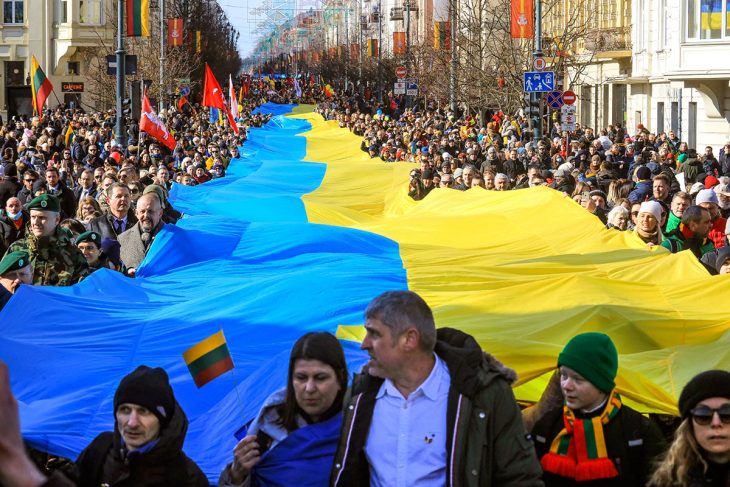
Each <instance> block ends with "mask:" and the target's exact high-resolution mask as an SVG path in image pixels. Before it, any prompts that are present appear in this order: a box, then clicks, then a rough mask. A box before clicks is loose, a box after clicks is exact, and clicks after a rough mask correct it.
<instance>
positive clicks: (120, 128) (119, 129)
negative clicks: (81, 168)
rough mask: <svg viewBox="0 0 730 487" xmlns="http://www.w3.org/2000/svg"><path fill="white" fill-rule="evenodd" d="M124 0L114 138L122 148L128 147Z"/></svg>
mask: <svg viewBox="0 0 730 487" xmlns="http://www.w3.org/2000/svg"><path fill="white" fill-rule="evenodd" d="M123 30H124V0H119V1H118V2H117V51H116V54H117V120H116V122H117V123H116V127H115V129H114V130H115V131H116V136H115V137H114V139H115V141H116V143H117V145H118V146H120V147H124V146H125V145H126V143H125V140H126V137H125V133H124V114H123V113H122V110H123V109H124V107H123V106H122V100H124V72H125V66H124V56H125V54H126V53H125V51H124V32H123Z"/></svg>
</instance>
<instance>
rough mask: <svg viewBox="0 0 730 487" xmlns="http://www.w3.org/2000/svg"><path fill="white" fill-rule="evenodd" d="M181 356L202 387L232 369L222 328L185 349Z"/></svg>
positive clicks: (198, 384)
mask: <svg viewBox="0 0 730 487" xmlns="http://www.w3.org/2000/svg"><path fill="white" fill-rule="evenodd" d="M183 358H184V359H185V363H186V364H187V366H188V370H190V375H192V376H193V380H194V381H195V385H196V386H198V387H203V386H204V385H205V384H207V383H208V382H210V381H212V380H213V379H215V378H216V377H218V376H220V375H223V374H224V373H226V372H228V371H229V370H232V369H233V359H231V352H229V351H228V344H227V343H226V337H225V336H223V330H221V331H219V332H218V333H216V334H214V335H211V336H209V337H208V338H206V339H205V340H203V341H202V342H200V343H198V344H197V345H193V346H192V347H190V348H189V349H187V350H186V351H185V353H183Z"/></svg>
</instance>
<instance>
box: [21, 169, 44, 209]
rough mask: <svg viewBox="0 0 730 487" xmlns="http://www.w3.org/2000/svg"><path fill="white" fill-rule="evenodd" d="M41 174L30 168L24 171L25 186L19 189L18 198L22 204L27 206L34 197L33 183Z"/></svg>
mask: <svg viewBox="0 0 730 487" xmlns="http://www.w3.org/2000/svg"><path fill="white" fill-rule="evenodd" d="M39 178H40V176H39V175H38V173H37V172H36V171H34V170H33V169H29V170H27V171H25V172H24V173H23V187H22V188H21V189H20V191H18V199H19V200H20V204H21V205H23V206H25V205H27V204H28V203H29V202H30V200H32V199H33V183H35V182H36V181H38V179H39Z"/></svg>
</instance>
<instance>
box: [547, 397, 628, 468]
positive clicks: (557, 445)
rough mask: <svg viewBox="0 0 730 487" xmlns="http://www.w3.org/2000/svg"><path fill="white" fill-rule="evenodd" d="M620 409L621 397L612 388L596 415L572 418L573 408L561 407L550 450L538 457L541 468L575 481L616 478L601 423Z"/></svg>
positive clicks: (610, 418)
mask: <svg viewBox="0 0 730 487" xmlns="http://www.w3.org/2000/svg"><path fill="white" fill-rule="evenodd" d="M620 410H621V396H619V394H618V393H617V392H616V390H615V389H614V390H613V391H612V392H611V394H610V396H609V397H608V402H607V404H606V408H605V409H604V410H603V413H601V415H600V416H596V417H594V418H590V419H576V417H575V414H574V413H573V411H572V410H571V409H570V408H568V407H567V406H564V408H563V422H564V423H565V429H563V430H562V431H561V432H560V433H558V436H556V437H555V439H554V440H553V442H552V444H551V445H550V452H548V453H546V454H545V455H544V456H543V457H542V460H540V463H541V464H542V468H543V470H545V471H546V472H550V473H553V474H555V475H559V476H561V477H568V478H572V479H575V480H576V481H577V482H586V481H589V480H598V479H608V478H613V477H617V476H618V470H617V469H616V465H614V463H613V460H611V459H610V458H608V452H607V451H606V440H605V438H604V437H603V426H604V425H606V424H608V423H609V422H610V421H611V420H612V419H613V418H615V417H616V415H617V414H618V413H619V411H620Z"/></svg>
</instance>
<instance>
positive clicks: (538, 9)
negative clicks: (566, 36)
mask: <svg viewBox="0 0 730 487" xmlns="http://www.w3.org/2000/svg"><path fill="white" fill-rule="evenodd" d="M540 57H542V1H541V0H535V52H534V53H533V60H534V59H537V58H540ZM530 97H535V98H537V100H534V98H533V99H531V100H530V102H531V103H530V105H531V106H532V105H534V104H536V105H538V106H539V116H538V117H537V124H536V126H535V127H533V128H532V131H533V132H532V133H533V138H534V140H535V143H537V142H538V141H539V140H540V139H542V112H543V108H544V107H543V100H542V94H541V93H530ZM533 101H537V103H532V102H533Z"/></svg>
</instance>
